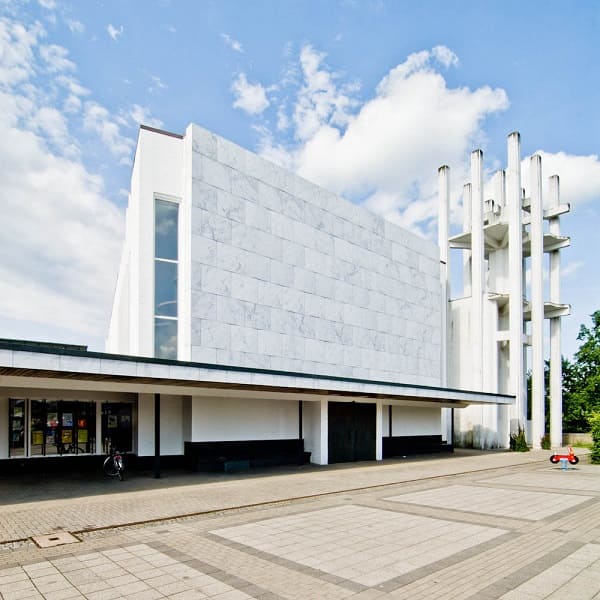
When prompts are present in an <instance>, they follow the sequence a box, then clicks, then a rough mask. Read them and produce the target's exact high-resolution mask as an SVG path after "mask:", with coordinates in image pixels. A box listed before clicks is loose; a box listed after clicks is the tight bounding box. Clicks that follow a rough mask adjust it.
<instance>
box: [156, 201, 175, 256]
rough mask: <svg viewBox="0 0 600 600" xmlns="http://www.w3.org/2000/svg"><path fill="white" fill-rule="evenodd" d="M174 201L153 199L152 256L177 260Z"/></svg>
mask: <svg viewBox="0 0 600 600" xmlns="http://www.w3.org/2000/svg"><path fill="white" fill-rule="evenodd" d="M178 209H179V206H178V205H177V204H176V203H175V202H166V201H164V200H155V201H154V256H155V257H156V258H167V259H169V260H177V214H178Z"/></svg>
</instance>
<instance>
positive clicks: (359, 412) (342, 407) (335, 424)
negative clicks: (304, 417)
mask: <svg viewBox="0 0 600 600" xmlns="http://www.w3.org/2000/svg"><path fill="white" fill-rule="evenodd" d="M328 407H329V410H328V417H329V425H328V430H329V444H328V446H329V463H340V462H354V461H358V460H375V435H376V425H375V422H376V415H377V407H376V405H375V404H363V403H359V402H329V404H328Z"/></svg>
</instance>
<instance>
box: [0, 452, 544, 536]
mask: <svg viewBox="0 0 600 600" xmlns="http://www.w3.org/2000/svg"><path fill="white" fill-rule="evenodd" d="M547 457H548V453H547V452H544V451H538V452H529V453H526V454H525V453H523V454H520V453H508V452H492V453H488V454H475V455H467V456H464V455H463V456H461V455H458V456H449V457H444V458H430V459H425V460H409V461H406V462H389V463H387V462H386V463H383V464H381V463H379V464H375V463H371V464H369V465H368V466H352V467H350V468H348V467H341V468H331V467H328V468H324V469H322V470H314V469H313V470H309V471H308V472H292V473H286V474H273V475H266V476H254V475H252V474H249V475H246V476H243V475H242V476H240V475H237V476H225V477H223V478H222V479H221V480H219V481H214V480H213V481H210V480H209V482H207V483H204V482H203V483H195V482H197V481H198V479H202V478H203V476H202V475H194V474H189V475H187V477H188V481H190V482H194V483H190V484H188V485H185V486H183V485H181V484H180V481H178V482H177V483H178V484H179V485H177V486H176V487H159V488H156V487H155V488H153V485H154V483H153V482H154V481H155V480H153V479H151V478H148V480H147V482H146V485H147V488H148V489H144V490H142V491H125V492H124V491H121V492H119V491H118V490H119V489H121V490H122V489H123V487H125V486H126V485H127V483H128V482H127V481H126V482H124V484H125V485H123V484H121V482H117V481H109V482H108V483H109V484H114V485H112V486H111V487H110V490H111V491H112V493H110V494H106V493H104V494H97V495H81V496H80V497H75V498H73V497H72V498H60V499H57V500H43V499H40V500H38V501H35V502H26V499H27V497H28V493H29V492H28V490H27V489H26V488H24V489H23V490H22V491H21V493H20V494H19V490H18V489H15V486H14V485H13V486H12V490H11V492H12V493H11V494H8V496H9V497H8V499H7V500H6V499H5V500H4V501H3V504H2V506H0V544H8V543H14V542H20V541H24V540H27V539H28V538H30V537H32V536H34V535H44V534H49V533H52V532H53V531H57V530H62V529H64V530H67V531H69V532H71V533H73V534H79V533H83V532H86V531H95V530H101V529H105V528H114V527H120V526H126V525H132V524H143V523H151V522H156V521H161V520H167V519H174V518H181V517H187V516H196V515H203V514H209V513H212V512H219V511H223V510H231V509H239V508H251V507H256V506H261V505H269V504H273V503H277V502H286V501H290V500H299V499H308V498H312V497H319V496H324V495H328V494H339V493H347V492H355V491H360V490H368V489H374V488H377V487H382V486H389V485H394V484H399V483H411V482H415V481H424V480H427V479H434V478H442V477H447V476H451V475H460V474H466V473H476V472H484V471H494V470H496V469H499V468H506V467H511V466H512V467H517V466H521V465H527V464H535V463H543V462H545V461H547ZM184 477H185V476H184ZM213 479H214V478H213ZM205 480H206V478H205ZM160 481H161V480H159V482H160ZM164 481H166V485H168V483H170V482H169V481H168V479H166V480H164ZM136 484H139V480H136ZM163 484H164V482H163ZM3 485H4V482H2V481H0V493H1V492H2V486H3ZM39 485H43V484H39ZM39 485H38V488H39ZM74 493H77V491H75V492H74ZM79 493H80V494H85V493H86V492H85V484H83V485H82V490H80V491H79ZM35 495H36V496H38V497H39V496H40V495H41V494H40V491H39V489H38V490H36V494H35ZM41 497H43V495H42V496H41ZM5 498H6V496H5Z"/></svg>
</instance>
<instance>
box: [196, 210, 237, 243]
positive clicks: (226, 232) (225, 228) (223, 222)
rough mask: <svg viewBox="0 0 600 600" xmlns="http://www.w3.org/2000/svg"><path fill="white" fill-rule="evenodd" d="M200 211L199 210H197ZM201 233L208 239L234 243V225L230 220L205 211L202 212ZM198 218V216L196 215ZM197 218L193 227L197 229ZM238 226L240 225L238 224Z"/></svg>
mask: <svg viewBox="0 0 600 600" xmlns="http://www.w3.org/2000/svg"><path fill="white" fill-rule="evenodd" d="M197 210H199V209H197ZM199 212H200V215H199V216H200V231H199V233H200V234H201V235H202V236H203V237H206V238H209V239H211V240H215V241H217V242H224V243H227V244H230V243H231V241H232V224H231V221H230V220H229V219H226V218H224V217H221V216H220V215H216V214H213V213H209V212H207V211H205V210H200V211H199ZM194 217H196V215H194ZM196 223H197V221H196V218H194V219H193V221H192V227H193V228H194V229H196V228H197V225H196ZM236 225H239V224H238V223H236Z"/></svg>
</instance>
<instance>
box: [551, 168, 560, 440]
mask: <svg viewBox="0 0 600 600" xmlns="http://www.w3.org/2000/svg"><path fill="white" fill-rule="evenodd" d="M548 191H549V207H550V208H557V207H558V205H559V204H560V181H559V178H558V175H553V176H552V177H550V181H549V190H548ZM550 233H552V234H554V235H560V218H559V217H551V218H550ZM550 302H554V303H556V304H559V303H560V250H555V251H554V252H551V253H550ZM560 347H561V318H560V317H556V318H554V319H550V444H551V445H552V447H553V448H556V447H558V446H562V357H561V352H560Z"/></svg>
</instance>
